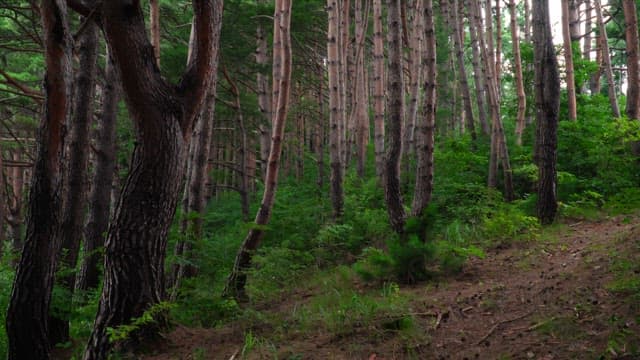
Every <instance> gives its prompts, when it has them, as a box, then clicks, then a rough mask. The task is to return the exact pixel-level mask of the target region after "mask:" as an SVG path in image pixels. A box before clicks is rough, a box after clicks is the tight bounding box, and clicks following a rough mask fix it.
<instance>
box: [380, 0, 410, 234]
mask: <svg viewBox="0 0 640 360" xmlns="http://www.w3.org/2000/svg"><path fill="white" fill-rule="evenodd" d="M387 24H388V27H389V30H388V34H387V43H388V60H389V64H388V69H389V80H388V81H389V82H388V84H387V91H388V96H387V113H388V122H387V129H388V132H387V144H388V148H387V154H386V159H385V166H384V174H383V179H384V198H385V201H386V203H387V212H388V213H389V222H390V223H391V228H392V229H393V230H394V231H396V232H397V233H403V231H404V223H405V218H406V214H405V211H404V205H403V202H402V192H401V188H400V158H401V156H402V120H403V117H404V80H403V76H402V18H401V16H400V0H391V1H389V2H388V8H387Z"/></svg>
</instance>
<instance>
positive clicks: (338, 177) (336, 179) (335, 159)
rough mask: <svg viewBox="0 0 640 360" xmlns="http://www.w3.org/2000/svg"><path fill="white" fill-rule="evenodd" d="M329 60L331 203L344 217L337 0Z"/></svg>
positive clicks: (331, 9)
mask: <svg viewBox="0 0 640 360" xmlns="http://www.w3.org/2000/svg"><path fill="white" fill-rule="evenodd" d="M327 12H328V16H329V18H328V26H329V27H328V30H327V36H328V40H327V61H328V63H329V65H328V72H329V73H328V75H329V76H328V77H329V157H330V166H331V180H330V181H331V190H330V194H331V203H332V205H333V217H334V219H340V218H342V214H343V211H344V209H343V207H344V189H343V176H344V174H343V171H344V165H343V164H342V161H343V156H342V155H343V152H342V146H343V145H344V142H343V141H342V134H343V128H342V127H341V125H340V124H343V123H344V118H343V115H344V111H343V109H342V105H343V103H342V93H341V84H340V69H341V66H340V61H341V59H342V57H341V50H340V31H339V29H340V7H339V6H338V1H337V0H328V1H327Z"/></svg>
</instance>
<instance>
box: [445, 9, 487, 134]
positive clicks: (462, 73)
mask: <svg viewBox="0 0 640 360" xmlns="http://www.w3.org/2000/svg"><path fill="white" fill-rule="evenodd" d="M449 4H450V6H451V14H452V15H451V17H452V19H453V24H452V27H453V29H454V31H453V40H454V46H455V49H456V60H457V64H458V74H459V77H460V87H461V88H460V91H461V92H462V101H463V105H464V114H465V119H466V127H467V129H468V130H469V133H470V135H471V140H472V141H473V142H474V143H475V141H476V137H477V135H476V128H475V124H474V119H473V105H472V104H471V91H470V90H469V82H468V81H467V69H466V66H465V64H464V60H465V58H464V50H463V45H464V38H463V37H462V34H463V27H462V23H463V21H462V19H461V16H460V14H459V11H458V10H459V6H458V0H451V2H450V3H449ZM485 121H486V120H485Z"/></svg>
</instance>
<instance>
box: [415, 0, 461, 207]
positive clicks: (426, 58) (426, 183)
mask: <svg viewBox="0 0 640 360" xmlns="http://www.w3.org/2000/svg"><path fill="white" fill-rule="evenodd" d="M454 5H455V4H454ZM422 11H423V14H424V16H423V18H424V28H425V42H424V49H423V50H422V63H423V66H424V71H425V77H424V83H423V86H422V89H423V91H424V100H423V106H422V116H421V119H420V121H419V122H418V123H417V129H416V130H417V132H416V135H417V136H416V140H417V141H416V143H417V145H416V156H417V163H418V164H417V168H416V186H415V190H414V194H413V203H412V204H411V216H415V217H421V216H422V215H423V214H424V210H425V209H426V208H427V206H428V205H429V202H430V201H431V194H432V192H433V150H434V145H435V125H436V94H437V92H436V83H437V74H438V73H437V64H436V37H435V26H434V21H433V18H434V17H433V1H432V0H424V4H423V8H422Z"/></svg>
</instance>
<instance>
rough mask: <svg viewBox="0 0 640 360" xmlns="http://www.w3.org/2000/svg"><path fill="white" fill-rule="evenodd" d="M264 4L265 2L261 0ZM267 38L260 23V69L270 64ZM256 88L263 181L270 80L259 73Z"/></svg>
mask: <svg viewBox="0 0 640 360" xmlns="http://www.w3.org/2000/svg"><path fill="white" fill-rule="evenodd" d="M258 3H259V4H263V3H264V0H259V1H258ZM267 52H268V50H267V37H266V34H265V30H264V28H263V26H262V23H260V22H259V23H258V25H257V28H256V64H257V65H258V66H259V67H266V65H267V64H268V63H269V56H268V54H267ZM256 86H257V92H258V107H259V108H260V113H261V114H262V121H261V123H260V126H259V131H260V171H261V174H262V179H264V177H265V175H266V174H267V161H268V158H269V146H270V145H271V99H270V96H269V95H270V94H269V91H268V90H267V89H268V88H269V78H268V77H267V76H266V75H265V74H263V73H262V71H258V74H257V75H256Z"/></svg>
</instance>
